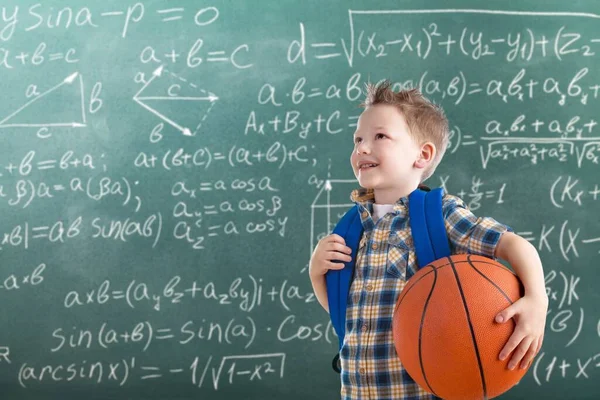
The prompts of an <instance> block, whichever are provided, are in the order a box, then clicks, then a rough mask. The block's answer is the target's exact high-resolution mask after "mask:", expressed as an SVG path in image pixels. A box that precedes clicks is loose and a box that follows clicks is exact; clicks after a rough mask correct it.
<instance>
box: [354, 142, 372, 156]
mask: <svg viewBox="0 0 600 400" xmlns="http://www.w3.org/2000/svg"><path fill="white" fill-rule="evenodd" d="M356 152H357V153H358V154H369V153H370V152H371V150H370V148H369V146H367V143H366V141H362V142H360V143H359V144H358V146H356Z"/></svg>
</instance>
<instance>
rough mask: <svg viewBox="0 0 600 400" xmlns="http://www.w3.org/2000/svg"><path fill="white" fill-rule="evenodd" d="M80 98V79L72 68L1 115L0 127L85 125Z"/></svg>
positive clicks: (81, 89)
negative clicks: (46, 87)
mask: <svg viewBox="0 0 600 400" xmlns="http://www.w3.org/2000/svg"><path fill="white" fill-rule="evenodd" d="M83 101H84V100H83V80H82V78H81V75H80V74H79V73H78V72H75V73H73V74H71V75H69V76H68V77H66V78H65V79H63V81H62V82H60V83H59V84H57V85H55V86H54V87H52V88H50V89H48V90H46V91H45V92H43V93H40V94H38V95H37V96H35V97H32V98H31V99H29V101H28V102H26V103H25V104H23V105H22V106H21V107H19V108H18V109H17V110H15V111H14V112H12V113H11V114H9V115H7V116H6V117H4V118H3V119H2V120H1V121H0V128H14V127H50V126H53V127H84V126H86V120H85V107H84V104H83Z"/></svg>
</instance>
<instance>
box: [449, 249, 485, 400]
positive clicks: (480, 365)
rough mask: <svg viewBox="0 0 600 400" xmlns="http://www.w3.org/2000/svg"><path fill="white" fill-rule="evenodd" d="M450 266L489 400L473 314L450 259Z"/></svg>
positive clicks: (482, 382)
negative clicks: (470, 311)
mask: <svg viewBox="0 0 600 400" xmlns="http://www.w3.org/2000/svg"><path fill="white" fill-rule="evenodd" d="M450 264H451V266H452V272H454V278H455V279H456V284H457V285H458V291H459V293H460V297H461V298H462V301H463V307H464V309H465V314H466V317H467V323H468V325H469V330H470V331H471V340H472V341H473V346H474V347H475V356H476V357H477V364H478V366H479V375H480V377H481V384H482V387H483V398H484V399H487V398H488V397H487V385H486V383H485V373H484V371H483V365H482V364H481V355H480V354H479V347H478V346H477V339H476V338H475V330H474V328H473V323H472V322H471V314H470V313H469V307H467V300H466V299H465V293H464V291H463V288H462V285H461V284H460V277H459V276H458V272H457V271H456V267H455V266H454V262H452V259H450Z"/></svg>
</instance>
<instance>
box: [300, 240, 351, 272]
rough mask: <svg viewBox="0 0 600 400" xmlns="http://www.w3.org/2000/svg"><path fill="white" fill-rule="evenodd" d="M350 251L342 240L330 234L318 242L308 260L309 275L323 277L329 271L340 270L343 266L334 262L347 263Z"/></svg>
mask: <svg viewBox="0 0 600 400" xmlns="http://www.w3.org/2000/svg"><path fill="white" fill-rule="evenodd" d="M351 254H352V249H350V247H348V246H346V242H345V241H344V238H343V237H341V236H340V235H336V234H334V233H332V234H331V235H328V236H325V237H324V238H323V239H321V240H319V243H318V244H317V247H315V250H314V251H313V254H312V256H311V258H310V265H309V274H310V275H311V276H320V275H325V274H326V273H327V271H328V270H330V269H338V270H339V269H342V268H344V264H343V263H340V262H334V261H343V262H348V261H351V260H352V257H351V256H350V255H351Z"/></svg>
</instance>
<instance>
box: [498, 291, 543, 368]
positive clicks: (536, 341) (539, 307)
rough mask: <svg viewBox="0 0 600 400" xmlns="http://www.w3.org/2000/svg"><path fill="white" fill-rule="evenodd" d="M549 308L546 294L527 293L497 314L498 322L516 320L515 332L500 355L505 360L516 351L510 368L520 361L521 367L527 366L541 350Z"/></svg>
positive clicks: (509, 365) (509, 364)
mask: <svg viewBox="0 0 600 400" xmlns="http://www.w3.org/2000/svg"><path fill="white" fill-rule="evenodd" d="M547 310H548V298H547V297H546V296H545V295H540V296H536V295H525V296H523V297H522V298H520V299H519V300H517V301H516V302H514V303H513V304H512V305H511V306H509V307H507V308H505V309H504V310H502V311H501V312H500V313H499V314H498V315H497V316H496V322H498V323H505V322H506V321H508V320H509V319H511V318H514V320H515V322H516V326H515V330H514V332H513V334H512V335H511V336H510V338H509V339H508V341H507V342H506V345H505V346H504V348H503V349H502V351H501V352H500V355H499V357H500V360H504V359H506V358H507V357H508V356H509V355H510V353H512V352H513V351H514V353H513V355H512V358H511V360H510V362H509V363H508V368H509V369H514V368H515V367H516V366H517V364H519V363H521V365H520V366H521V368H523V369H524V368H527V366H528V365H529V364H530V363H531V361H532V360H533V358H534V357H535V356H536V355H537V354H538V352H539V351H540V349H541V347H542V342H543V340H544V327H545V325H546V312H547Z"/></svg>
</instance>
